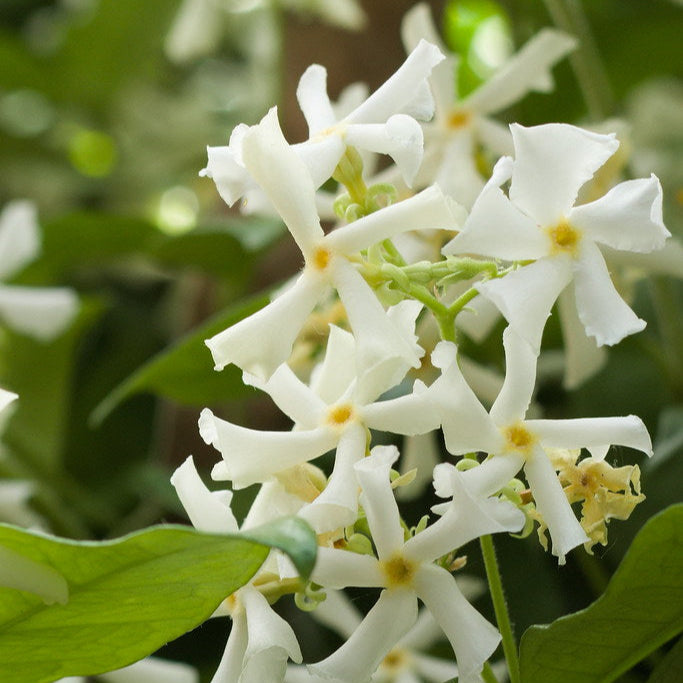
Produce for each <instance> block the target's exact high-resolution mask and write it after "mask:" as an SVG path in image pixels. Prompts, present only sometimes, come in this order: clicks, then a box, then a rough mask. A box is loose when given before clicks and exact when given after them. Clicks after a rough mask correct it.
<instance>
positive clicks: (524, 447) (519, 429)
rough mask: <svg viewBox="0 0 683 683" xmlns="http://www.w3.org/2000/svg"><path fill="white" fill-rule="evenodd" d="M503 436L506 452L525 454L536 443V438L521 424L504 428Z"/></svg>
mask: <svg viewBox="0 0 683 683" xmlns="http://www.w3.org/2000/svg"><path fill="white" fill-rule="evenodd" d="M503 436H504V437H505V441H506V442H507V448H508V450H510V451H517V452H522V453H527V452H528V451H529V450H530V449H531V447H532V446H533V444H534V442H535V441H536V437H535V436H534V435H533V434H532V433H531V432H530V431H529V430H528V429H527V428H526V427H525V426H524V425H523V424H522V423H521V422H518V423H517V424H514V425H510V426H509V427H506V428H505V429H504V430H503Z"/></svg>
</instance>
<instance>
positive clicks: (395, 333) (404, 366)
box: [331, 258, 423, 400]
mask: <svg viewBox="0 0 683 683" xmlns="http://www.w3.org/2000/svg"><path fill="white" fill-rule="evenodd" d="M332 267H333V269H334V270H333V272H332V274H331V278H332V282H333V284H334V286H335V287H336V289H337V292H338V293H339V298H340V299H341V301H342V303H343V304H344V308H345V309H346V314H347V316H348V319H349V323H350V325H351V329H352V330H353V333H354V335H355V337H356V344H357V350H358V351H357V352H358V356H357V366H358V371H359V375H360V376H361V377H362V379H363V383H364V386H365V387H366V388H365V389H364V390H363V392H362V393H363V398H364V399H368V400H372V399H373V398H376V396H377V395H378V394H375V395H374V396H373V395H372V391H373V390H374V389H379V390H380V391H385V390H386V389H387V387H385V386H384V381H385V380H386V378H387V377H391V378H394V377H395V376H396V374H399V375H401V376H402V375H403V374H405V372H406V371H407V370H408V368H409V367H414V368H417V367H419V366H420V357H421V355H422V353H423V351H422V349H421V348H420V347H419V346H417V344H416V343H415V342H414V341H413V340H412V339H410V340H408V339H406V338H405V337H404V335H402V334H401V330H399V329H398V327H397V326H396V324H395V323H394V322H393V321H392V320H391V318H389V316H388V315H387V313H386V311H385V310H384V308H382V305H381V304H380V303H379V301H378V300H377V297H376V296H375V294H374V292H373V291H372V289H370V286H369V285H368V284H367V282H365V280H364V279H363V277H362V276H361V275H360V273H358V271H357V270H356V269H355V268H354V267H353V266H352V265H351V264H350V263H348V262H345V261H344V260H343V259H341V258H340V259H335V261H334V262H333V266H332Z"/></svg>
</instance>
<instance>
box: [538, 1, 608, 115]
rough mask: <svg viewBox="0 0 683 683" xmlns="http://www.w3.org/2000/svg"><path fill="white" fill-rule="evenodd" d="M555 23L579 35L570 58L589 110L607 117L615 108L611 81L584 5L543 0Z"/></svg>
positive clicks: (562, 28) (591, 113) (590, 113)
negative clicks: (585, 13) (610, 86)
mask: <svg viewBox="0 0 683 683" xmlns="http://www.w3.org/2000/svg"><path fill="white" fill-rule="evenodd" d="M543 1H544V3H545V6H546V9H547V10H548V14H550V17H551V18H552V20H553V23H554V24H555V26H557V27H558V28H559V29H561V30H563V31H566V32H567V33H570V34H572V35H575V36H576V37H577V38H578V39H579V41H580V42H579V46H578V48H577V49H576V50H575V51H574V52H573V53H572V54H570V55H569V61H570V63H571V65H572V69H573V70H574V74H575V75H576V80H577V81H578V83H579V88H580V89H581V93H582V94H583V99H584V100H585V102H586V107H587V108H588V114H589V116H590V118H591V119H593V120H600V119H604V118H605V117H606V116H607V115H608V114H609V113H610V111H611V110H612V109H613V101H612V95H611V92H610V88H609V81H608V79H607V76H606V74H605V70H604V68H603V66H602V61H601V59H600V55H599V53H598V49H597V46H596V44H595V40H594V39H593V35H592V33H591V30H590V26H589V24H588V21H587V20H586V17H585V15H584V13H583V8H582V7H581V5H580V4H579V3H577V2H576V1H575V0H571V2H570V1H568V0H567V1H565V2H563V0H543Z"/></svg>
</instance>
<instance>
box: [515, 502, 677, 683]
mask: <svg viewBox="0 0 683 683" xmlns="http://www.w3.org/2000/svg"><path fill="white" fill-rule="evenodd" d="M681 576H683V504H681V505H676V506H672V507H671V508H668V509H667V510H665V511H664V512H662V513H661V514H659V515H657V516H656V517H654V518H652V519H651V520H650V521H649V522H648V523H647V524H646V525H645V526H644V527H643V529H642V530H641V532H640V533H639V534H638V535H637V536H636V538H635V539H634V541H633V544H632V546H631V548H630V550H629V552H628V553H627V555H626V556H625V557H624V560H623V562H622V563H621V565H620V566H619V568H618V569H617V571H616V573H615V574H614V576H613V577H612V580H611V581H610V583H609V585H608V586H607V589H606V591H605V593H604V594H603V595H602V596H601V597H600V598H598V600H596V601H595V602H594V603H593V604H592V605H590V606H589V607H587V608H586V609H584V610H581V611H580V612H576V613H575V614H571V615H569V616H566V617H562V618H560V619H558V620H557V621H555V622H553V623H552V624H550V625H548V626H532V627H531V628H530V629H528V630H527V631H526V633H525V634H524V636H523V637H522V643H521V650H520V666H521V672H522V680H523V681H524V683H553V682H554V681H557V682H558V683H560V682H561V683H609V682H610V681H614V680H617V678H618V677H619V676H620V675H621V674H623V673H624V672H626V671H628V670H629V669H630V668H631V667H632V666H634V665H635V664H637V663H638V662H639V661H640V660H641V659H643V658H644V657H647V656H648V655H649V654H650V653H652V652H654V651H655V650H656V649H657V648H659V647H660V646H661V645H663V644H664V643H666V642H667V641H668V640H670V639H671V638H674V637H675V636H676V635H677V634H679V633H681V631H683V584H681Z"/></svg>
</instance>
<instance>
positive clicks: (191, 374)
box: [92, 295, 268, 423]
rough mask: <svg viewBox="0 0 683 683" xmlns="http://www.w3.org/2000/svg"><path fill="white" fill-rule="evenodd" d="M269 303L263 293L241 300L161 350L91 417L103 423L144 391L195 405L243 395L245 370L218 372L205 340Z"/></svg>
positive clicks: (118, 388) (116, 389) (232, 368)
mask: <svg viewBox="0 0 683 683" xmlns="http://www.w3.org/2000/svg"><path fill="white" fill-rule="evenodd" d="M266 303H268V298H267V297H266V296H264V295H260V296H257V297H255V298H253V299H250V300H248V301H246V302H244V301H242V302H240V303H239V304H238V305H236V306H234V307H231V308H229V309H227V310H226V311H223V312H221V313H219V314H218V315H217V316H216V317H214V318H212V319H211V320H210V321H209V322H208V323H206V324H204V325H202V326H201V327H200V328H199V329H197V330H195V331H193V332H192V333H191V334H190V335H188V336H187V337H184V338H183V339H181V340H180V341H178V342H177V343H176V344H174V345H173V346H171V347H170V348H169V349H166V350H165V351H162V352H161V353H160V354H159V355H157V356H156V357H155V358H153V359H152V360H151V361H150V362H149V363H147V364H146V365H143V366H142V367H141V368H139V369H138V370H137V371H136V372H135V373H134V374H133V375H131V376H130V377H129V378H128V379H126V380H125V381H124V382H123V383H122V384H120V385H119V386H118V387H116V388H115V389H114V390H113V391H112V392H111V393H110V394H109V395H108V396H107V397H106V398H105V399H104V400H103V401H102V402H101V403H100V404H99V406H97V408H96V409H95V410H94V411H93V415H92V420H93V421H94V422H95V423H100V422H101V421H102V420H104V418H105V417H106V416H107V415H108V414H109V413H110V412H111V411H112V410H113V409H114V408H116V406H117V405H119V403H121V402H122V401H124V400H125V399H127V398H128V397H129V396H132V395H134V394H136V393H139V392H142V391H147V392H153V393H156V394H159V395H161V396H165V397H166V398H170V399H172V400H174V401H177V402H178V403H182V404H184V405H193V406H205V405H207V404H212V403H214V404H215V403H220V402H223V401H227V400H231V399H235V398H240V397H242V396H244V395H245V392H248V391H251V390H250V389H246V388H245V387H244V385H243V383H242V379H241V377H242V373H241V372H240V371H239V370H238V368H236V367H235V366H229V367H227V368H225V369H224V370H222V371H221V372H216V371H215V370H214V369H213V363H212V360H211V354H210V353H209V350H208V349H207V348H206V344H205V343H204V341H205V340H206V339H209V337H212V336H213V335H215V334H218V333H219V332H221V331H222V330H224V329H226V328H227V327H229V326H230V325H234V324H235V323H236V322H238V321H239V320H242V318H246V317H247V316H248V315H251V314H252V313H255V312H256V311H257V310H259V309H260V308H262V307H263V306H265V304H266Z"/></svg>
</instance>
